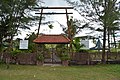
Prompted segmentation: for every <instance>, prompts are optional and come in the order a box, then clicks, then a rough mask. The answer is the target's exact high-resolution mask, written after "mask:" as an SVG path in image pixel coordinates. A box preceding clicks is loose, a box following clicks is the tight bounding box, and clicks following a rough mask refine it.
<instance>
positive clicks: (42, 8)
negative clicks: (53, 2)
mask: <svg viewBox="0 0 120 80" xmlns="http://www.w3.org/2000/svg"><path fill="white" fill-rule="evenodd" d="M35 9H41V12H40V13H35V14H40V20H39V26H38V32H37V36H38V35H39V31H40V25H41V20H42V15H43V14H44V15H51V14H66V19H67V26H68V32H69V34H70V26H69V25H68V14H73V13H68V11H67V10H68V9H73V7H39V8H35ZM44 9H65V11H66V12H65V13H63V12H62V13H61V12H59V13H58V12H57V13H56V12H52V13H50V12H48V13H43V10H44ZM68 37H70V35H68Z"/></svg>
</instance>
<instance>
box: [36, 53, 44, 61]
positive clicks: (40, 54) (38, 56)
mask: <svg viewBox="0 0 120 80" xmlns="http://www.w3.org/2000/svg"><path fill="white" fill-rule="evenodd" d="M37 60H38V61H43V60H44V56H43V54H42V53H38V55H37Z"/></svg>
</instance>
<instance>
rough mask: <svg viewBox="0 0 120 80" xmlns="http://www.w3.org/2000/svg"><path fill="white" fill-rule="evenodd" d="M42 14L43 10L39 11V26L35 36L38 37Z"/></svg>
mask: <svg viewBox="0 0 120 80" xmlns="http://www.w3.org/2000/svg"><path fill="white" fill-rule="evenodd" d="M42 13H43V9H41V14H40V20H39V26H38V32H37V36H38V35H39V31H40V25H41V20H42Z"/></svg>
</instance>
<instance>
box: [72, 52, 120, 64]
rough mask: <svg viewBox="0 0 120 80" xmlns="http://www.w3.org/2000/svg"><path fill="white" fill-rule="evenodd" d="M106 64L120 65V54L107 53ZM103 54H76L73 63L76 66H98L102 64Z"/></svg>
mask: <svg viewBox="0 0 120 80" xmlns="http://www.w3.org/2000/svg"><path fill="white" fill-rule="evenodd" d="M105 55H106V56H105V59H106V62H109V63H120V52H118V53H106V54H105ZM101 60H102V53H86V52H80V53H74V56H73V58H72V61H73V63H74V64H88V65H89V64H97V63H101Z"/></svg>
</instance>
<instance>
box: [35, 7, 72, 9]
mask: <svg viewBox="0 0 120 80" xmlns="http://www.w3.org/2000/svg"><path fill="white" fill-rule="evenodd" d="M34 9H73V7H36V8H34Z"/></svg>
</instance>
